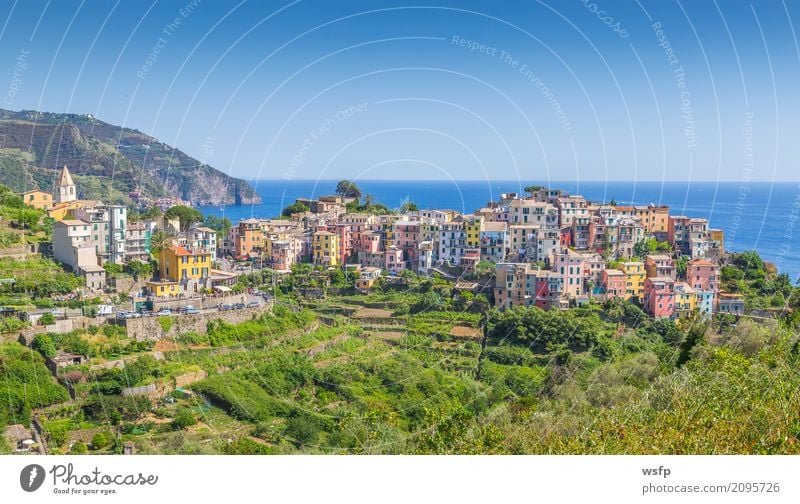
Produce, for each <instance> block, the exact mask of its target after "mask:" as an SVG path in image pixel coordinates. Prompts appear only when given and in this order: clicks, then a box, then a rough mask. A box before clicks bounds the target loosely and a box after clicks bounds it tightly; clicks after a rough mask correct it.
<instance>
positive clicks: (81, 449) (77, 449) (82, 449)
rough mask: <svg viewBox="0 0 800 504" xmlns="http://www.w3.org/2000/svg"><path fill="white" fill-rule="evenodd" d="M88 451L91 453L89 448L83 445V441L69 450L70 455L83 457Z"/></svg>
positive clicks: (77, 442)
mask: <svg viewBox="0 0 800 504" xmlns="http://www.w3.org/2000/svg"><path fill="white" fill-rule="evenodd" d="M88 451H89V448H88V447H87V446H86V444H84V443H82V442H81V441H76V442H75V443H74V444H73V445H72V448H70V449H69V453H70V455H83V454H84V453H87V452H88Z"/></svg>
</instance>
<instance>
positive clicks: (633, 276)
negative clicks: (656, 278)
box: [622, 261, 645, 302]
mask: <svg viewBox="0 0 800 504" xmlns="http://www.w3.org/2000/svg"><path fill="white" fill-rule="evenodd" d="M622 271H623V273H625V299H626V300H630V299H635V300H636V301H639V302H642V300H643V299H644V279H645V270H644V263H642V262H641V261H627V262H624V263H622Z"/></svg>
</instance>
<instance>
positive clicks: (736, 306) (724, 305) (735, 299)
mask: <svg viewBox="0 0 800 504" xmlns="http://www.w3.org/2000/svg"><path fill="white" fill-rule="evenodd" d="M717 304H718V309H717V313H719V314H721V315H736V316H739V315H744V298H743V297H742V296H741V295H739V294H726V293H723V294H720V295H719V300H718V301H717Z"/></svg>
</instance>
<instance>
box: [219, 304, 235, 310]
mask: <svg viewBox="0 0 800 504" xmlns="http://www.w3.org/2000/svg"><path fill="white" fill-rule="evenodd" d="M219 309H220V310H221V311H228V310H233V306H231V305H229V304H222V305H219Z"/></svg>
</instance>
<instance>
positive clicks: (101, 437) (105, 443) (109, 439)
mask: <svg viewBox="0 0 800 504" xmlns="http://www.w3.org/2000/svg"><path fill="white" fill-rule="evenodd" d="M112 443H114V436H113V435H112V434H111V433H110V432H108V431H102V432H98V433H97V434H95V435H94V436H92V450H102V449H104V448H108V447H109V446H111V444H112Z"/></svg>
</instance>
